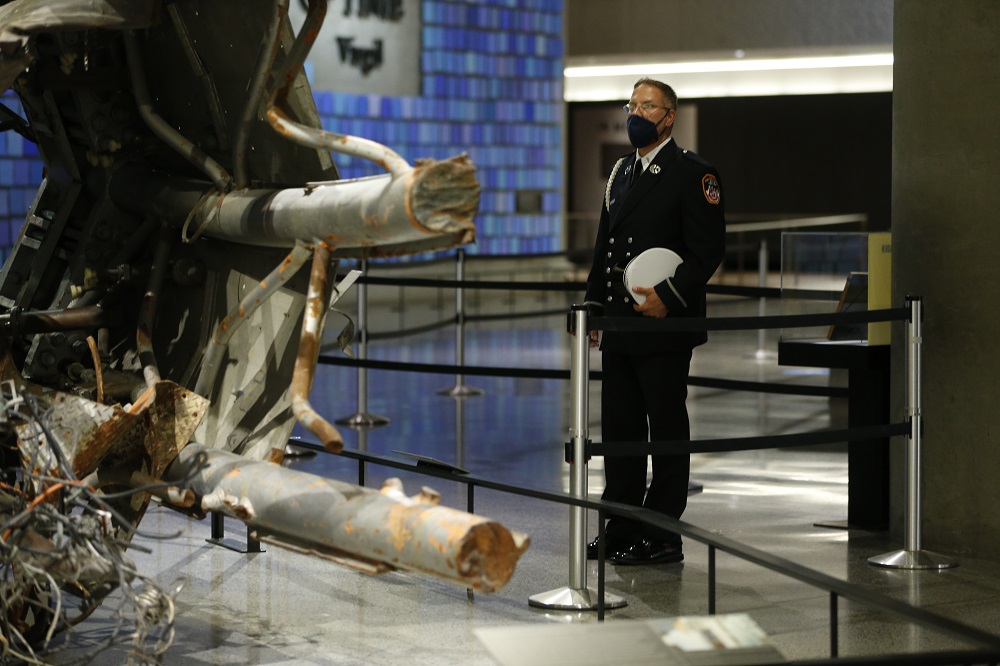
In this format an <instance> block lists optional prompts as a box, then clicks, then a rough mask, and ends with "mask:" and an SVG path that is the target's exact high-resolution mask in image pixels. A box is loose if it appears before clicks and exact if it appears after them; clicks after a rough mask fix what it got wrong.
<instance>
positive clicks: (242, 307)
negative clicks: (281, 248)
mask: <svg viewBox="0 0 1000 666" xmlns="http://www.w3.org/2000/svg"><path fill="white" fill-rule="evenodd" d="M308 258H309V248H307V247H306V246H305V245H303V244H302V243H296V244H295V247H293V248H292V251H291V252H290V253H289V254H288V256H287V257H285V258H284V260H283V261H282V262H281V263H280V264H278V265H277V266H276V267H275V268H274V270H272V271H271V272H270V273H268V275H267V277H265V278H264V279H263V280H262V281H261V282H260V283H259V284H257V286H255V287H254V288H253V289H251V290H250V293H248V294H247V295H246V296H244V297H243V300H242V301H240V304H239V305H238V306H236V308H234V309H233V310H232V311H231V312H229V313H228V314H227V315H226V316H225V317H223V319H222V321H220V322H219V325H218V326H217V327H216V329H215V334H214V335H213V336H212V339H211V341H210V342H209V343H208V349H207V350H206V351H205V360H204V361H203V362H202V364H201V373H200V374H199V375H198V382H197V383H196V384H195V387H194V392H195V393H198V394H200V395H204V396H208V394H209V392H210V391H211V390H212V386H213V385H214V384H215V378H216V376H217V375H218V374H219V367H220V365H221V363H222V357H223V355H224V354H225V353H226V349H228V348H229V340H230V339H232V337H233V334H234V333H235V332H236V331H237V330H238V329H239V328H240V327H241V326H242V325H243V324H244V323H245V322H246V321H247V319H249V318H250V317H251V316H253V313H255V312H256V311H257V309H258V308H260V306H261V305H262V304H263V303H264V302H265V301H266V300H267V299H268V298H270V297H271V295H272V294H274V292H276V291H278V290H279V289H281V288H282V287H284V286H285V284H286V283H287V282H288V281H289V280H291V279H292V278H293V277H294V276H295V274H296V273H298V272H299V269H300V268H302V265H303V264H304V263H306V260H307V259H308Z"/></svg>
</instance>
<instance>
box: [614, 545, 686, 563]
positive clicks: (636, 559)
mask: <svg viewBox="0 0 1000 666" xmlns="http://www.w3.org/2000/svg"><path fill="white" fill-rule="evenodd" d="M608 557H609V559H610V560H611V562H612V563H613V564H621V565H625V566H634V565H640V564H666V563H668V562H680V561H682V560H683V559H684V551H683V550H682V549H681V547H680V545H679V544H674V543H663V542H662V541H650V540H649V539H638V540H636V541H635V542H634V543H632V545H630V546H628V547H626V548H622V549H620V550H618V551H617V552H615V553H614V554H612V555H609V556H608Z"/></svg>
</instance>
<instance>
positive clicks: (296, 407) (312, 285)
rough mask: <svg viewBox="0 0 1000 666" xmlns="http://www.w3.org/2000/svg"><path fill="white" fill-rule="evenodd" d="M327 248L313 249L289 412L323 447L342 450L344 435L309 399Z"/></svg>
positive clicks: (323, 300)
mask: <svg viewBox="0 0 1000 666" xmlns="http://www.w3.org/2000/svg"><path fill="white" fill-rule="evenodd" d="M329 265H330V250H329V249H327V247H326V246H325V245H322V244H320V245H317V246H316V247H314V248H313V263H312V271H311V273H310V275H309V292H308V294H307V296H306V309H305V313H303V315H302V335H301V337H300V338H299V352H298V355H297V356H296V357H295V368H294V370H293V371H292V390H291V398H292V412H293V413H294V414H295V418H297V419H298V420H299V423H301V424H302V425H303V426H305V427H306V428H307V429H308V430H309V431H310V432H312V433H313V434H315V435H316V436H317V437H319V439H320V441H321V442H323V447H324V448H325V449H326V450H327V451H329V452H331V453H340V452H341V451H343V450H344V438H343V437H341V435H340V433H339V432H338V431H337V429H336V428H335V427H334V426H333V424H332V423H330V422H329V421H327V420H326V419H324V418H323V417H322V416H320V415H319V413H318V412H317V411H316V410H315V409H313V406H312V404H310V402H309V392H310V391H311V390H312V384H313V377H314V376H315V374H316V359H317V358H318V357H319V345H320V338H321V337H322V333H323V320H324V318H325V317H326V308H327V293H328V291H329V290H328V288H327V284H328V280H327V273H328V271H329Z"/></svg>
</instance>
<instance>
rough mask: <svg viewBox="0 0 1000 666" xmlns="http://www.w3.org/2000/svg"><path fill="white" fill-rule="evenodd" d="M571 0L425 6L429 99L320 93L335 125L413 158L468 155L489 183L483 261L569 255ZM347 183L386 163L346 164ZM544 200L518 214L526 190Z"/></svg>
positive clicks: (424, 68) (479, 248) (477, 0)
mask: <svg viewBox="0 0 1000 666" xmlns="http://www.w3.org/2000/svg"><path fill="white" fill-rule="evenodd" d="M563 3H564V0H425V1H424V3H423V5H422V12H423V17H422V18H423V32H422V35H421V37H422V42H423V54H422V59H421V72H422V76H423V82H422V94H421V96H420V97H388V96H380V95H352V94H344V93H338V92H336V91H317V92H316V93H315V95H316V104H317V107H318V109H319V112H320V115H321V116H322V118H323V126H324V128H326V129H328V130H330V131H334V132H340V133H343V134H356V135H359V136H364V137H367V138H369V139H372V140H374V141H378V142H380V143H384V144H386V145H387V146H389V147H390V148H392V149H393V150H395V151H396V152H398V153H399V154H400V155H402V156H403V157H404V158H405V159H407V160H408V161H411V162H412V161H413V160H414V159H418V158H423V157H430V158H435V159H444V158H448V157H451V156H453V155H457V154H459V153H462V152H468V154H469V157H470V158H471V159H472V161H473V163H474V164H475V165H476V168H477V177H478V179H479V183H480V185H481V187H482V197H481V201H480V206H479V215H478V216H477V218H476V225H477V236H478V239H477V242H476V244H475V245H474V246H471V247H469V248H467V251H468V252H469V253H477V254H522V253H527V254H537V253H548V252H558V251H561V250H562V249H563V239H562V223H561V211H562V208H563V204H562V173H563V163H562V161H563V146H562V129H561V126H562V121H563V103H562V96H563V90H562V70H563V40H562V28H563ZM334 159H335V161H336V163H337V167H338V168H339V169H340V173H341V176H342V177H344V178H359V177H363V176H371V175H376V174H378V173H380V172H381V169H380V167H378V166H377V165H375V164H372V163H370V162H366V161H364V160H358V159H351V158H345V157H343V156H339V155H338V156H335V158H334ZM518 190H532V191H540V192H541V202H542V206H541V210H540V211H533V212H532V213H531V214H524V213H518V212H517V209H516V192H517V191H518Z"/></svg>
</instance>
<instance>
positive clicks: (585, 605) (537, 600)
mask: <svg viewBox="0 0 1000 666" xmlns="http://www.w3.org/2000/svg"><path fill="white" fill-rule="evenodd" d="M598 598H599V597H598V596H597V590H595V589H593V588H590V587H587V588H573V587H559V588H556V589H554V590H549V591H548V592H542V593H541V594H536V595H534V596H533V597H531V598H530V599H528V605H529V606H532V607H533V608H548V609H551V610H597V601H598ZM627 605H628V602H627V601H625V600H624V599H622V598H621V597H618V596H615V595H613V594H608V593H606V592H605V593H604V608H605V609H609V610H610V609H613V608H623V607H624V606H627Z"/></svg>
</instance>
